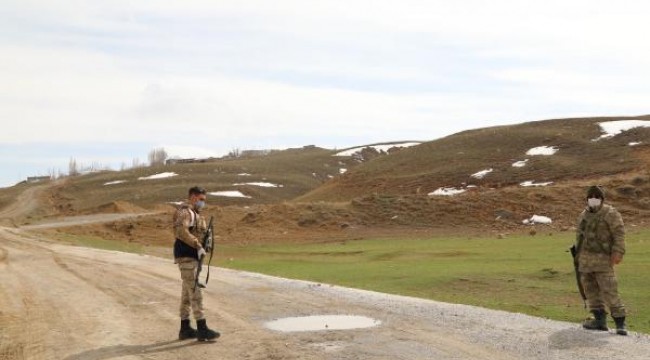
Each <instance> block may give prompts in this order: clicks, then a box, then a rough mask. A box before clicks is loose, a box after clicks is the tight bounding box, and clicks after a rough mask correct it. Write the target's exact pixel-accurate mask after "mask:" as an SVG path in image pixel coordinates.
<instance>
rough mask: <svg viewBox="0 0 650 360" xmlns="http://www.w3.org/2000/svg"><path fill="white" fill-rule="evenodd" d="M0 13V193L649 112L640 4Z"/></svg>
mask: <svg viewBox="0 0 650 360" xmlns="http://www.w3.org/2000/svg"><path fill="white" fill-rule="evenodd" d="M0 6H1V8H0V9H1V10H0V74H1V78H0V121H1V122H2V131H0V186H6V185H11V184H14V183H16V182H17V181H19V180H21V179H22V178H25V177H27V176H30V175H46V174H47V173H48V171H51V170H52V169H61V170H62V171H63V172H64V173H65V172H67V170H68V163H69V160H70V158H75V159H76V160H77V162H78V163H82V164H85V165H90V164H91V163H100V164H107V165H111V166H112V167H114V168H119V166H120V164H122V163H124V164H126V165H131V163H132V160H133V159H134V158H138V159H140V161H141V162H146V160H147V154H148V152H149V151H150V150H151V149H153V148H155V147H165V148H169V149H172V148H174V149H182V148H180V147H194V148H198V149H200V151H201V152H202V153H203V154H215V155H223V154H225V153H227V152H228V151H229V150H232V149H236V148H237V149H266V148H286V147H295V146H302V145H308V144H315V145H318V146H323V147H331V148H334V147H336V148H345V147H351V146H356V145H362V144H368V143H375V142H382V141H394V140H432V139H436V138H440V137H443V136H446V135H450V134H452V133H455V132H458V131H461V130H466V129H473V128H480V127H486V126H494V125H505V124H513V123H521V122H525V121H532V120H542V119H548V118H559V117H575V116H600V115H607V116H609V115H614V116H619V115H621V116H622V115H642V114H648V113H650V106H649V104H650V101H649V100H650V87H649V86H648V84H647V79H648V78H650V43H649V42H648V40H647V34H648V25H647V23H648V21H647V16H648V14H650V2H648V1H641V0H639V1H627V0H618V1H598V0H589V1H587V0H584V1H582V0H579V1H571V0H562V1H555V0H552V1H526V0H512V1H504V0H501V1H500V0H492V1H484V0H457V1H448V0H447V1H443V0H425V1H412V0H400V1H377V0H375V1H369V0H368V1H358V0H341V1H339V0H327V1H305V0H295V1H288V0H274V1H268V0H258V1H247V0H232V1H231V0H203V1H177V0H176V1H171V0H151V1H137V0H129V1H127V0H111V1H96V0H84V1H81V0H79V1H69V0H68V1H63V0H48V1H31V0H20V1H16V0H0ZM178 151H179V152H180V150H178ZM197 151H199V150H197Z"/></svg>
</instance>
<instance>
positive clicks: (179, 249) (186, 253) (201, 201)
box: [173, 186, 220, 341]
mask: <svg viewBox="0 0 650 360" xmlns="http://www.w3.org/2000/svg"><path fill="white" fill-rule="evenodd" d="M205 199H206V192H205V189H202V188H199V187H196V186H195V187H193V188H191V189H190V190H189V199H188V202H187V203H182V204H181V205H179V206H178V210H176V213H175V214H174V219H173V220H174V235H175V236H176V242H175V243H174V262H175V263H176V264H178V268H179V269H180V272H181V279H182V280H183V285H182V291H181V305H180V316H181V329H180V331H179V333H178V338H179V339H180V340H184V339H191V338H197V339H198V340H199V341H205V340H212V339H216V338H218V337H219V335H220V334H219V333H218V332H216V331H213V330H210V329H209V328H208V327H207V325H206V321H205V316H204V314H203V295H202V294H201V287H199V286H195V279H196V271H197V268H198V265H199V259H200V257H201V256H202V255H205V250H204V249H203V247H202V246H201V241H200V239H202V238H203V235H204V234H205V232H206V231H207V225H206V222H205V219H204V218H203V217H202V216H201V215H199V213H200V211H201V209H202V208H203V207H204V206H205ZM190 310H192V312H193V313H194V319H196V326H197V329H198V331H197V330H195V329H193V328H192V327H191V326H190Z"/></svg>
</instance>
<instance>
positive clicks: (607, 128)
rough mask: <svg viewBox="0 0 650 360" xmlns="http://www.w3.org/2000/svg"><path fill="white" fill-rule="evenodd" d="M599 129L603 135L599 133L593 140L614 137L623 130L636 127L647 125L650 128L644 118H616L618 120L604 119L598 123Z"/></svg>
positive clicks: (648, 122) (649, 123)
mask: <svg viewBox="0 0 650 360" xmlns="http://www.w3.org/2000/svg"><path fill="white" fill-rule="evenodd" d="M598 125H600V129H601V130H602V132H604V134H603V135H600V137H599V138H596V139H593V141H598V140H600V139H605V138H610V137H614V136H616V135H618V134H620V133H622V132H624V131H628V130H631V129H634V128H638V127H647V128H650V121H646V120H618V121H606V122H601V123H598Z"/></svg>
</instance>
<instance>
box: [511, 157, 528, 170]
mask: <svg viewBox="0 0 650 360" xmlns="http://www.w3.org/2000/svg"><path fill="white" fill-rule="evenodd" d="M527 162H528V159H526V160H520V161H516V162H514V163H512V167H517V168H521V167H524V166H526V163H527Z"/></svg>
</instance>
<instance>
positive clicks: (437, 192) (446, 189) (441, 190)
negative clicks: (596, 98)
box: [428, 187, 466, 196]
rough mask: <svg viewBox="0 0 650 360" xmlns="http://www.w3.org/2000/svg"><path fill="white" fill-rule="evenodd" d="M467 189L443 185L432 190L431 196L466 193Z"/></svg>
mask: <svg viewBox="0 0 650 360" xmlns="http://www.w3.org/2000/svg"><path fill="white" fill-rule="evenodd" d="M465 191H466V190H465V189H456V188H453V187H441V188H439V189H437V190H435V191H432V192H430V193H429V194H428V195H429V196H453V195H458V194H462V193H464V192H465Z"/></svg>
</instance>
